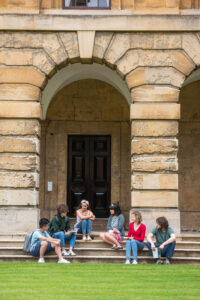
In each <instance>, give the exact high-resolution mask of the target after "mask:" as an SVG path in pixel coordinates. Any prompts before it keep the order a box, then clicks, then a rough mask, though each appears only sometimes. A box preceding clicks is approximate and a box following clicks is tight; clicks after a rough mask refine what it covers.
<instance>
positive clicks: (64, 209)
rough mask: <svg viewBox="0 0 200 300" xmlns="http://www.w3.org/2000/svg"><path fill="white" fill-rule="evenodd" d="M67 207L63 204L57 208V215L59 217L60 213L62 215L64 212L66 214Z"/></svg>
mask: <svg viewBox="0 0 200 300" xmlns="http://www.w3.org/2000/svg"><path fill="white" fill-rule="evenodd" d="M68 210H69V209H68V206H67V205H65V204H60V205H59V206H58V208H57V212H58V214H59V215H60V214H61V213H64V212H66V213H67V212H68Z"/></svg>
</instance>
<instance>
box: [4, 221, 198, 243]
mask: <svg viewBox="0 0 200 300" xmlns="http://www.w3.org/2000/svg"><path fill="white" fill-rule="evenodd" d="M98 220H99V219H98ZM71 227H72V226H71ZM101 231H102V230H94V231H93V232H92V237H93V239H99V233H100V232H101ZM126 234H127V232H126ZM25 235H26V233H25V232H21V233H0V241H2V240H5V239H6V240H22V239H24V237H25ZM78 236H79V237H80V238H81V236H82V235H78ZM177 241H188V242H190V241H191V242H200V233H181V235H179V236H177Z"/></svg>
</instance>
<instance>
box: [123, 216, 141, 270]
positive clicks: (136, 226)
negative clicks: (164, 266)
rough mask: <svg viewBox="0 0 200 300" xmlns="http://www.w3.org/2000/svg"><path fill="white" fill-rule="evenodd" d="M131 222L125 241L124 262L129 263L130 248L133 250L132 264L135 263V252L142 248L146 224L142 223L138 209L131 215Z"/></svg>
mask: <svg viewBox="0 0 200 300" xmlns="http://www.w3.org/2000/svg"><path fill="white" fill-rule="evenodd" d="M131 217H132V221H133V222H132V223H130V225H129V231H128V235H127V238H128V239H127V242H126V262H125V264H130V263H131V249H132V251H133V264H134V265H136V264H137V263H138V261H137V252H138V250H142V249H143V248H144V237H145V232H146V226H145V225H144V224H142V215H141V213H140V212H139V211H134V212H133V213H132V215H131Z"/></svg>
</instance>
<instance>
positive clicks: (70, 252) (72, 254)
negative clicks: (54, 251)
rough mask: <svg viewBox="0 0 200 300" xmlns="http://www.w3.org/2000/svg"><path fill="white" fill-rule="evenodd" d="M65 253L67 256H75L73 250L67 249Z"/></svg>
mask: <svg viewBox="0 0 200 300" xmlns="http://www.w3.org/2000/svg"><path fill="white" fill-rule="evenodd" d="M67 253H68V255H69V256H76V253H74V251H73V250H69V251H68V252H67Z"/></svg>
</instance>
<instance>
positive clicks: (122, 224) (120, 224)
mask: <svg viewBox="0 0 200 300" xmlns="http://www.w3.org/2000/svg"><path fill="white" fill-rule="evenodd" d="M123 227H124V216H123V215H120V216H119V220H118V225H117V229H118V230H119V231H121V230H122V229H123Z"/></svg>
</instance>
